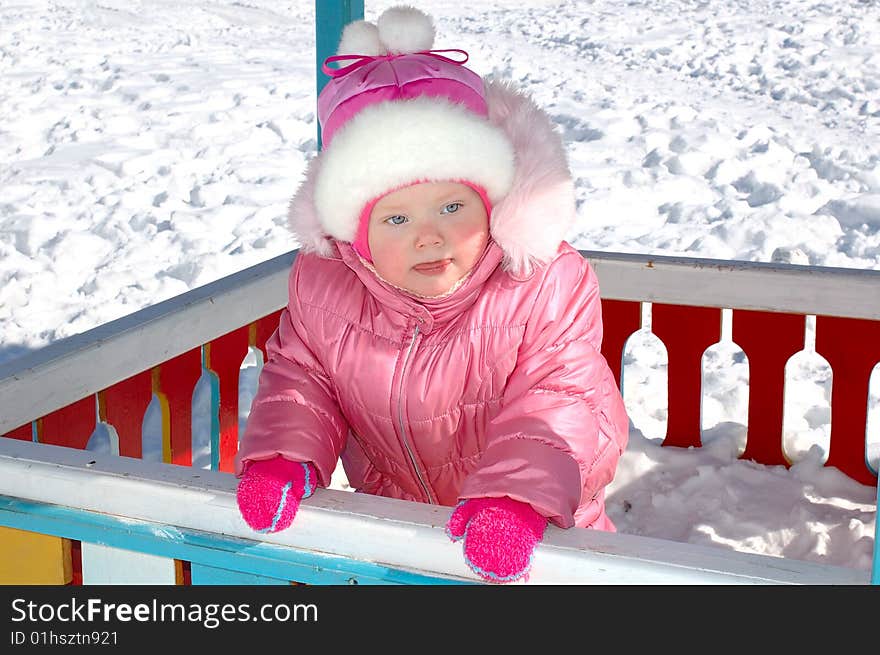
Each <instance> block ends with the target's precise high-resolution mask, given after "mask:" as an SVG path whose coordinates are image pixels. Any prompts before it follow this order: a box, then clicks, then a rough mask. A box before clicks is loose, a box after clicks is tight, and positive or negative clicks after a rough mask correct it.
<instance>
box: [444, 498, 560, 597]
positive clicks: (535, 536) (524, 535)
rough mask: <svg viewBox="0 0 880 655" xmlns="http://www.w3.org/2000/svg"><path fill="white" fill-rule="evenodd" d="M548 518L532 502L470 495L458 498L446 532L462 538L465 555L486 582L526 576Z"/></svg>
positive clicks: (451, 536) (508, 580) (452, 536)
mask: <svg viewBox="0 0 880 655" xmlns="http://www.w3.org/2000/svg"><path fill="white" fill-rule="evenodd" d="M546 527H547V519H546V517H544V516H541V515H540V514H538V512H536V511H535V510H533V509H532V507H531V505H527V504H526V503H521V502H519V501H517V500H513V499H511V498H507V497H504V498H469V499H468V500H464V501H462V502H460V503H459V504H458V505H457V506H456V508H455V510H454V511H453V512H452V516H451V517H449V522H448V523H447V524H446V534H448V535H449V537H450V538H451V539H452V540H453V541H458V540H459V539H461V538H464V559H465V562H467V565H468V566H469V567H470V568H471V570H473V571H474V572H475V573H476V574H477V575H479V576H480V577H482V578H483V579H484V580H488V581H489V582H511V581H513V580H518V579H519V578H523V577H524V578H528V572H529V567H530V566H531V563H532V551H533V550H534V549H535V546H536V545H537V544H538V542H539V541H541V538H542V537H543V536H544V529H545V528H546Z"/></svg>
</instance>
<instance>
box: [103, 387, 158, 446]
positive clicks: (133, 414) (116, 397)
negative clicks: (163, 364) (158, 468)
mask: <svg viewBox="0 0 880 655" xmlns="http://www.w3.org/2000/svg"><path fill="white" fill-rule="evenodd" d="M152 400H153V386H152V374H151V372H150V371H149V370H147V371H143V372H141V373H138V374H137V375H133V376H132V377H130V378H127V379H125V380H122V381H121V382H117V383H116V384H114V385H113V386H112V387H109V388H107V389H104V390H103V391H100V392H98V409H99V413H100V416H101V420H102V421H104V422H105V423H109V424H110V425H112V426H113V428H114V429H115V430H116V434H117V435H118V436H119V454H120V455H122V456H123V457H138V458H139V457H142V456H143V424H144V414H145V413H146V411H147V407H149V405H150V402H151V401H152Z"/></svg>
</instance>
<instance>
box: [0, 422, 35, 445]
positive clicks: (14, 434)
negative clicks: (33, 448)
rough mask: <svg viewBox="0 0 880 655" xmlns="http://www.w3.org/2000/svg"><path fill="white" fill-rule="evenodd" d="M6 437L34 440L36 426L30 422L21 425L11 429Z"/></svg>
mask: <svg viewBox="0 0 880 655" xmlns="http://www.w3.org/2000/svg"><path fill="white" fill-rule="evenodd" d="M3 436H4V437H9V438H10V439H20V440H21V441H33V440H34V428H33V426H32V425H31V424H30V423H27V424H25V425H22V426H21V427H18V428H15V429H14V430H10V431H9V432H7V433H6V434H4V435H3Z"/></svg>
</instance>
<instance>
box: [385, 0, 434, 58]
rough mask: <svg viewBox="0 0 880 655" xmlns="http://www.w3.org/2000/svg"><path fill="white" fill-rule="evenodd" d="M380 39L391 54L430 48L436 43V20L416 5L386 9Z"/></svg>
mask: <svg viewBox="0 0 880 655" xmlns="http://www.w3.org/2000/svg"><path fill="white" fill-rule="evenodd" d="M376 25H377V26H378V28H379V39H380V40H381V41H382V43H383V44H385V47H386V48H387V50H388V52H389V54H400V53H405V52H418V51H420V50H430V49H431V46H433V45H434V21H433V20H431V17H430V16H428V14H426V13H424V12H422V11H419V10H418V9H416V8H415V7H409V6H405V5H401V6H399V7H391V8H390V9H386V10H385V11H384V12H383V13H382V15H381V16H379V20H377V21H376Z"/></svg>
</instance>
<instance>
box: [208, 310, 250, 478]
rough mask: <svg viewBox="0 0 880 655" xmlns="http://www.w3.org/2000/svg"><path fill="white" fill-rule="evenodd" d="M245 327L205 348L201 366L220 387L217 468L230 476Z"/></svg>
mask: <svg viewBox="0 0 880 655" xmlns="http://www.w3.org/2000/svg"><path fill="white" fill-rule="evenodd" d="M249 334H250V330H249V327H248V326H244V327H242V328H239V329H238V330H233V331H232V332H229V333H227V334H224V335H223V336H222V337H218V338H217V339H214V340H213V341H211V342H210V343H208V344H207V345H206V346H205V366H206V368H208V369H209V370H210V371H212V372H213V373H215V374H216V375H217V379H218V380H219V387H220V407H219V422H220V440H219V451H220V452H219V468H220V470H221V471H226V472H227V473H231V472H232V470H233V458H234V457H235V453H236V452H237V451H238V385H239V377H240V373H241V363H242V361H244V358H245V355H247V352H248V342H249Z"/></svg>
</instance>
